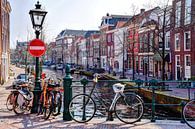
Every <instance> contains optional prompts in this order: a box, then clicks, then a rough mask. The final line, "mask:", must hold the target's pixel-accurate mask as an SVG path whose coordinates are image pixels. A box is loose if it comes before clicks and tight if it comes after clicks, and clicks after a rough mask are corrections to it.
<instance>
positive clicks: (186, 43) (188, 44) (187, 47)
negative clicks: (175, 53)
mask: <svg viewBox="0 0 195 129" xmlns="http://www.w3.org/2000/svg"><path fill="white" fill-rule="evenodd" d="M190 39H191V35H190V31H188V32H185V33H184V51H189V50H190V49H191V40H190Z"/></svg>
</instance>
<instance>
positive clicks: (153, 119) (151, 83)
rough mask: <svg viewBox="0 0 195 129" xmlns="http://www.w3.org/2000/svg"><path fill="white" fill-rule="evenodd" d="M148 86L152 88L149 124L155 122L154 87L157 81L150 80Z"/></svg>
mask: <svg viewBox="0 0 195 129" xmlns="http://www.w3.org/2000/svg"><path fill="white" fill-rule="evenodd" d="M149 83H150V85H151V86H152V114H151V115H152V118H151V122H155V121H156V120H155V97H156V95H155V86H157V83H158V81H157V80H155V79H152V80H150V81H149Z"/></svg>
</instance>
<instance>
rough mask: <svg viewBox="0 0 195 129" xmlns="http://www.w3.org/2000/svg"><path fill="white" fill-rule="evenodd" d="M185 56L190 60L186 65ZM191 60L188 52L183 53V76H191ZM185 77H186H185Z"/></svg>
mask: <svg viewBox="0 0 195 129" xmlns="http://www.w3.org/2000/svg"><path fill="white" fill-rule="evenodd" d="M187 56H188V57H189V60H190V65H187V64H186V63H187V60H186V59H187ZM191 62H192V60H191V55H190V54H185V55H184V73H185V77H186V76H187V75H188V76H187V77H188V78H191V72H190V71H191V64H192V63H191ZM187 69H188V72H190V73H188V74H187V75H186V70H187ZM187 77H186V78H187Z"/></svg>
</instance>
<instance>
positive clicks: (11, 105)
mask: <svg viewBox="0 0 195 129" xmlns="http://www.w3.org/2000/svg"><path fill="white" fill-rule="evenodd" d="M17 95H18V90H17V89H14V90H12V91H11V93H10V94H9V95H8V97H7V100H6V107H7V110H8V111H12V110H13V108H14V103H15V97H16V96H17Z"/></svg>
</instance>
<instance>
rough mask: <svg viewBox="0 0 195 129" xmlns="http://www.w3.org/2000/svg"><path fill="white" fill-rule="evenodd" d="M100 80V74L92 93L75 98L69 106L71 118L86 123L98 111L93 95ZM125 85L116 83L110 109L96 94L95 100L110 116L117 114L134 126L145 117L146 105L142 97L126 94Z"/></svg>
mask: <svg viewBox="0 0 195 129" xmlns="http://www.w3.org/2000/svg"><path fill="white" fill-rule="evenodd" d="M98 78H100V75H99V74H95V76H94V79H93V82H94V85H93V87H92V90H91V92H90V93H89V95H88V94H78V95H76V96H74V97H73V98H72V99H71V101H70V104H69V113H70V116H71V118H72V119H73V120H74V121H76V122H79V123H85V122H88V121H90V120H91V119H92V118H93V117H94V115H95V113H96V110H97V106H96V102H95V101H94V99H93V98H92V94H93V92H94V90H95V89H96V84H97V82H98ZM124 89H125V85H123V84H121V83H116V84H114V85H113V91H114V92H115V96H114V99H113V100H112V103H111V105H110V107H109V109H108V107H106V104H105V102H104V101H102V100H101V98H99V97H97V96H96V95H95V94H93V96H94V97H95V99H97V100H98V102H100V104H101V105H102V106H104V107H105V108H106V109H107V111H108V114H111V115H112V113H115V115H116V117H117V118H118V119H119V120H120V121H122V122H124V123H127V124H132V123H135V122H137V121H139V120H140V119H141V117H142V115H143V110H144V105H143V100H142V99H141V97H140V96H138V95H137V94H135V93H132V92H124Z"/></svg>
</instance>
